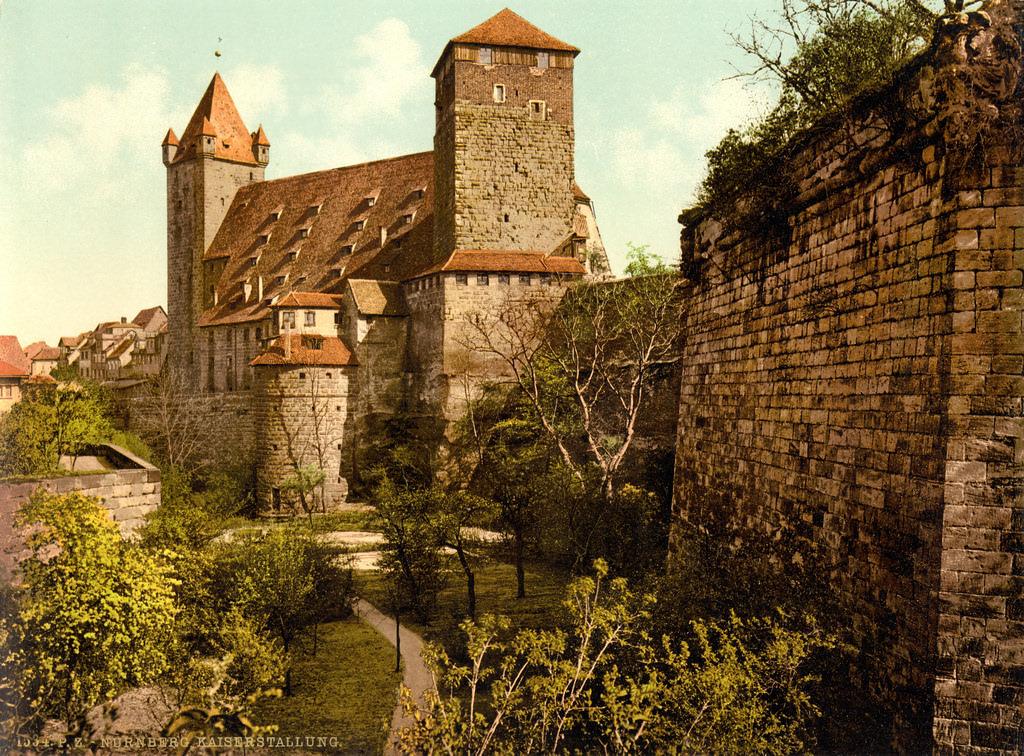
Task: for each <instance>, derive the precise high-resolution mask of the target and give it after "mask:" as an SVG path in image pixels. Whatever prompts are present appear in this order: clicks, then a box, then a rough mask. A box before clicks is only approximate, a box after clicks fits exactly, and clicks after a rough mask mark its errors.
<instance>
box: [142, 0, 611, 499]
mask: <svg viewBox="0 0 1024 756" xmlns="http://www.w3.org/2000/svg"><path fill="white" fill-rule="evenodd" d="M579 53H580V50H579V49H578V48H576V47H574V46H573V45H570V44H567V43H565V42H562V41H561V40H559V39H557V38H556V37H554V36H552V35H550V34H548V33H546V32H544V31H542V30H541V29H539V28H537V27H536V26H534V25H533V24H531V23H529V22H528V21H526V20H525V19H523V18H521V17H520V16H518V15H516V14H515V13H513V12H512V11H511V10H508V9H505V10H502V11H501V12H500V13H498V14H496V15H495V16H493V17H491V18H489V19H487V20H486V21H484V22H483V23H481V24H480V25H478V26H476V27H474V28H473V29H470V30H469V31H467V32H465V33H464V34H461V35H458V36H456V37H453V38H452V39H451V40H450V41H449V42H448V43H447V44H446V45H445V47H444V49H443V50H442V52H441V55H440V57H439V58H438V60H437V63H436V65H435V66H434V68H433V71H432V72H431V74H430V75H431V77H432V78H433V79H434V88H435V94H436V97H435V100H436V130H435V134H434V142H433V148H432V149H429V150H426V151H422V152H417V153H414V154H410V155H401V156H397V157H385V158H382V159H379V160H374V161H371V162H366V163H361V164H358V165H351V166H344V167H336V168H327V169H325V170H322V171H317V172H314V173H307V174H303V175H298V176H289V177H284V178H278V179H273V180H266V178H265V172H266V168H267V166H268V164H269V161H270V141H269V139H268V138H267V134H266V132H265V131H264V129H263V126H262V125H259V126H258V127H257V128H256V130H255V131H249V130H248V129H247V128H246V126H245V123H244V121H243V120H242V117H241V114H239V112H238V110H237V109H236V107H235V104H234V102H233V100H232V98H231V95H230V93H229V92H228V89H227V86H226V84H225V82H224V80H223V79H222V78H221V76H220V75H219V74H214V76H213V79H212V81H211V82H210V85H209V87H208V88H207V90H206V92H205V93H204V94H203V96H202V97H201V99H200V101H199V104H198V106H197V107H196V110H195V112H194V113H193V115H192V117H191V119H190V120H189V122H188V124H187V125H186V126H185V129H184V130H183V131H182V135H181V137H180V138H178V136H177V135H176V134H175V132H174V130H173V129H170V130H168V132H167V134H166V136H165V138H164V140H163V143H162V154H163V162H164V165H165V167H166V171H167V210H168V231H167V254H168V267H167V271H168V311H167V332H168V341H169V344H168V349H169V352H168V365H169V367H170V368H171V369H173V370H175V371H178V372H180V373H181V374H183V375H186V376H189V377H191V378H193V379H194V381H195V384H196V390H197V391H203V392H209V393H210V394H213V395H215V396H217V397H219V404H218V406H222V407H225V408H229V409H226V410H225V412H226V415H225V417H224V418H223V420H224V422H223V423H218V427H222V428H223V429H224V431H223V432H224V434H225V436H229V435H230V436H232V439H230V440H231V441H232V443H227V439H226V443H225V446H226V447H230V448H232V449H236V450H241V451H238V452H237V453H241V454H244V455H246V456H247V458H251V460H252V462H253V464H254V466H255V469H256V474H257V495H258V497H259V499H260V501H261V502H263V503H264V504H266V505H267V506H273V505H276V504H278V503H280V501H281V493H280V482H281V480H282V479H283V478H285V477H287V476H288V475H290V474H293V473H294V472H295V470H296V469H298V468H299V467H302V466H305V465H309V464H313V465H315V466H317V467H319V468H320V469H322V470H324V472H325V474H326V480H325V484H324V491H323V497H324V500H325V501H324V502H323V503H324V504H325V505H326V504H330V503H334V504H337V503H339V502H342V501H344V499H345V497H346V495H347V490H348V486H349V483H350V481H352V480H355V479H358V477H359V470H360V468H361V466H362V465H363V464H364V463H365V460H366V454H367V450H368V449H370V448H371V447H372V446H373V445H374V444H377V443H379V441H380V440H381V438H382V436H383V435H385V434H386V433H387V427H388V425H389V423H393V422H394V421H395V419H396V418H398V417H401V418H405V419H409V418H412V420H409V421H410V422H417V423H420V424H422V425H425V426H431V427H433V428H434V429H435V432H434V435H435V437H436V440H437V442H438V443H440V442H441V441H443V431H444V429H445V428H446V427H448V426H449V425H450V424H451V423H452V422H454V420H456V419H457V418H458V417H459V416H460V415H461V414H462V413H463V411H464V407H465V403H466V401H467V399H469V398H472V396H473V395H475V393H476V392H478V390H479V387H480V385H481V384H482V383H483V382H485V381H493V380H500V379H502V378H503V377H507V376H505V375H504V374H503V372H502V370H503V368H502V367H501V366H500V365H497V364H496V363H495V362H494V361H490V362H487V361H481V360H478V359H475V358H474V357H473V356H472V355H471V354H470V351H471V350H468V349H467V346H466V338H467V334H468V333H469V329H468V324H473V323H475V324H479V323H481V322H489V321H492V320H493V321H494V322H498V317H497V316H498V315H499V314H500V313H501V311H502V310H504V309H506V308H508V307H510V306H515V304H516V303H517V302H526V301H534V300H537V299H546V300H550V301H552V302H557V301H558V300H559V299H560V298H561V297H562V296H563V294H564V293H565V291H566V290H567V289H568V287H569V286H570V285H571V284H572V283H573V282H575V281H578V280H580V279H583V278H592V277H602V276H605V275H606V274H607V272H608V261H607V256H606V254H605V250H604V247H603V245H602V243H601V238H600V233H599V231H598V228H597V223H596V219H595V216H594V212H593V205H592V203H591V201H590V199H589V198H588V197H587V195H586V194H585V193H584V192H583V191H582V190H581V189H580V187H579V186H577V184H576V181H575V167H574V150H575V137H574V130H573V108H574V103H573V75H574V67H575V61H576V57H577V56H578V55H579ZM425 73H426V72H425ZM403 422H404V420H403ZM438 429H440V430H438Z"/></svg>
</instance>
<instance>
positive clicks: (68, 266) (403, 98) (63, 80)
mask: <svg viewBox="0 0 1024 756" xmlns="http://www.w3.org/2000/svg"><path fill="white" fill-rule="evenodd" d="M774 5H775V3H774V2H772V0H746V1H739V0H737V1H736V2H728V1H727V0H723V1H721V2H711V3H709V2H706V1H705V2H693V1H690V0H675V1H674V2H668V1H666V0H658V1H657V2H643V0H640V1H639V2H629V3H626V2H605V1H604V0H587V1H584V0H561V2H559V3H552V2H550V0H548V1H547V2H541V1H540V0H520V2H517V3H514V4H513V3H510V4H509V7H511V8H512V10H514V11H516V12H517V13H519V14H520V15H521V16H523V17H524V18H526V19H527V20H528V21H530V22H532V23H534V24H536V25H537V26H539V27H540V28H541V29H543V30H545V31H547V32H549V33H550V34H553V35H554V36H556V37H558V38H559V39H562V40H564V41H565V42H569V43H571V44H573V45H576V46H577V47H579V48H581V50H582V54H581V55H580V56H579V57H578V58H577V61H576V70H575V86H576V90H575V91H576V99H575V115H576V178H577V182H578V183H579V184H580V186H581V187H582V188H583V189H584V191H586V192H587V193H588V194H589V195H590V196H591V198H593V200H594V203H595V206H596V210H597V219H598V225H599V226H600V228H601V232H602V235H603V237H604V240H605V244H606V246H607V247H608V250H609V253H610V254H611V257H612V263H613V267H615V269H616V270H617V271H618V270H621V268H622V264H623V260H624V256H625V250H626V246H627V242H634V243H637V244H648V245H650V248H651V250H652V251H654V252H657V253H659V254H661V255H662V256H663V257H664V258H665V259H666V260H670V261H671V260H674V259H675V258H676V257H677V255H678V251H679V250H678V239H679V227H678V225H677V223H676V216H677V215H678V213H679V211H680V209H682V208H683V207H684V206H686V205H688V204H689V203H690V202H691V200H692V198H693V190H694V187H695V186H696V184H697V182H698V181H699V179H700V176H701V173H702V170H703V154H704V152H705V151H706V150H707V149H708V148H710V147H711V146H713V145H714V144H715V143H716V142H717V141H718V139H719V138H721V136H722V134H723V133H724V132H725V130H726V129H727V128H728V127H729V126H731V125H739V124H740V123H742V122H743V121H744V120H745V119H746V118H747V117H748V116H749V115H750V114H751V113H752V112H754V111H753V109H752V107H754V106H752V105H751V103H750V99H751V98H750V95H749V93H748V92H747V91H745V90H744V89H743V88H742V86H741V85H740V84H739V83H738V82H736V81H727V80H724V78H725V77H727V76H729V75H730V74H731V73H732V71H733V69H732V67H731V66H730V62H731V63H736V64H740V63H742V60H741V58H740V57H739V54H738V53H737V52H736V51H735V50H733V49H732V48H731V46H730V42H729V37H728V34H727V32H728V31H738V30H741V29H743V28H744V27H745V26H746V24H747V18H748V16H749V15H750V14H752V13H754V12H756V11H760V12H762V13H764V12H770V11H771V9H772V8H773V7H774ZM504 6H505V2H503V1H502V0H497V1H496V2H481V1H480V0H474V1H473V2H470V1H469V0H454V1H452V0H449V1H447V2H434V1H432V0H415V1H413V0H408V1H406V0H398V1H394V2H367V1H366V0H362V1H361V2H352V1H351V0H304V1H303V2H301V3H299V2H282V1H281V0H276V1H272V0H245V1H244V2H243V1H241V0H219V2H216V3H208V2H198V1H197V0H175V1H173V2H166V1H164V2H151V1H150V0H102V1H101V0H88V1H87V0H2V5H0V103H3V105H2V107H0V333H4V334H12V333H13V334H15V335H17V336H18V337H19V339H21V342H22V344H23V345H27V344H28V343H30V342H32V341H36V340H39V339H45V340H46V341H47V342H48V343H50V344H51V345H53V344H55V343H56V341H57V339H58V338H59V337H60V336H63V335H74V334H77V333H79V332H81V331H85V330H89V329H91V328H93V327H95V325H96V324H97V323H98V322H100V321H103V320H112V319H116V318H118V317H120V316H122V315H123V316H126V317H129V318H131V317H133V316H134V315H135V314H136V312H138V311H139V310H140V309H143V308H145V307H150V306H153V305H156V304H161V305H164V306H166V295H167V292H166V261H165V256H166V239H165V224H166V210H165V205H164V193H165V183H164V182H165V174H164V167H163V165H162V163H161V161H160V142H161V140H162V139H163V136H164V134H165V132H166V131H167V128H168V127H172V128H174V130H175V132H176V133H178V134H179V135H180V134H181V132H182V130H183V129H184V128H185V125H186V123H187V121H188V118H189V116H190V115H191V113H192V111H193V109H194V108H195V106H196V104H197V103H198V101H199V98H200V97H201V96H202V94H203V91H204V90H205V88H206V86H207V84H208V83H209V80H210V78H211V77H212V75H213V73H214V71H216V70H219V71H220V72H221V75H222V76H223V77H224V80H225V83H226V84H227V86H228V90H229V91H230V92H231V94H232V96H233V98H234V100H235V103H236V104H237V106H238V109H239V111H240V113H241V115H242V118H243V120H244V121H245V124H246V126H248V127H249V129H250V130H255V129H256V127H257V125H259V124H260V123H262V124H263V127H264V129H265V130H266V133H267V135H268V137H269V139H270V143H271V151H270V165H269V167H268V169H267V178H278V177H281V176H289V175H293V174H296V173H303V172H306V171H312V170H320V169H325V168H333V167H337V166H340V165H347V164H350V163H356V162H362V161H365V160H373V159H377V158H382V157H388V156H393V155H400V154H405V153H409V152H418V151H421V150H428V149H431V146H432V136H433V125H434V123H433V105H432V103H433V81H432V80H431V79H430V78H429V74H430V70H431V68H432V67H433V64H434V62H435V61H436V59H437V56H438V55H439V54H440V52H441V50H442V49H443V47H444V44H445V42H447V40H449V39H450V38H452V37H454V36H456V35H458V34H461V33H462V32H464V31H466V30H467V29H470V28H471V27H473V26H475V25H477V24H478V23H480V22H482V21H484V20H485V19H487V18H488V17H490V16H491V15H493V14H494V13H496V12H498V11H499V10H501V9H502V7H504ZM217 50H219V51H220V52H221V56H220V57H216V56H215V54H214V53H215V51H217Z"/></svg>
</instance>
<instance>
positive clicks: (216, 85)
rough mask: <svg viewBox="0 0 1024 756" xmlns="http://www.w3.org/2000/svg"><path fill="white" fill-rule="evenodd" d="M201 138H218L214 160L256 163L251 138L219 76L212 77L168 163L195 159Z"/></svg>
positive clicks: (217, 74) (216, 74)
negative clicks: (210, 135) (203, 136)
mask: <svg viewBox="0 0 1024 756" xmlns="http://www.w3.org/2000/svg"><path fill="white" fill-rule="evenodd" d="M203 134H214V135H216V137H217V141H216V147H215V149H214V157H218V158H221V159H223V160H234V161H237V162H240V163H256V158H255V156H254V155H253V153H252V135H251V134H250V133H249V130H248V129H246V128H245V123H243V121H242V117H241V116H240V115H239V114H238V109H237V108H235V103H234V100H232V99H231V95H230V94H229V93H228V88H227V87H226V86H225V85H224V81H223V79H221V78H220V74H219V73H215V74H214V75H213V79H212V80H211V81H210V86H209V87H207V89H206V93H205V94H204V95H203V97H202V99H201V100H200V101H199V105H198V106H197V107H196V111H195V113H193V114H192V119H191V120H190V121H189V122H188V126H186V127H185V131H184V132H183V133H182V135H181V142H180V143H179V144H178V149H177V151H176V152H175V153H174V158H173V159H172V160H171V162H172V163H177V162H179V161H181V160H187V159H188V158H192V157H195V156H196V145H197V143H198V141H199V137H201V136H202V135H203ZM169 135H170V134H169Z"/></svg>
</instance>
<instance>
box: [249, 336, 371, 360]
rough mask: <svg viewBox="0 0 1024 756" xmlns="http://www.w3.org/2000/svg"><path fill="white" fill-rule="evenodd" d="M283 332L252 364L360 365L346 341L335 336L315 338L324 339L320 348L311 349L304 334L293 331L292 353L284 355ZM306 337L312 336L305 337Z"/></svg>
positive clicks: (291, 338) (291, 337)
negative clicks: (304, 341)
mask: <svg viewBox="0 0 1024 756" xmlns="http://www.w3.org/2000/svg"><path fill="white" fill-rule="evenodd" d="M285 338H286V337H285V336H284V335H283V334H282V335H281V336H278V337H277V339H275V340H274V343H273V344H271V345H270V348H269V349H267V351H265V352H264V353H263V354H261V355H259V356H258V357H257V358H256V359H254V360H253V361H252V362H250V363H249V364H250V365H253V366H258V365H311V366H317V365H324V366H326V365H358V364H359V362H358V361H357V360H356V358H355V356H354V355H353V354H352V352H351V350H350V349H349V348H348V347H347V346H345V342H344V341H342V340H341V339H339V338H336V337H333V336H319V337H313V338H319V339H322V346H321V348H320V349H310V348H309V347H307V346H304V345H303V338H304V337H303V336H302V334H298V333H293V334H291V335H290V336H289V337H287V338H290V340H291V355H290V356H289V357H287V358H286V357H285V356H284V340H285ZM305 338H306V339H308V338H310V337H308V336H307V337H305Z"/></svg>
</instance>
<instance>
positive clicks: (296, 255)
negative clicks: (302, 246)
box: [288, 249, 299, 262]
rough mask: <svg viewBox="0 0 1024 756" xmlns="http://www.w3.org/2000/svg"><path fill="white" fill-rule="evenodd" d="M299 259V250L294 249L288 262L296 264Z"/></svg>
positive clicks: (289, 254) (289, 255)
mask: <svg viewBox="0 0 1024 756" xmlns="http://www.w3.org/2000/svg"><path fill="white" fill-rule="evenodd" d="M298 259H299V250H297V249H293V250H292V251H291V252H289V253H288V262H295V261H296V260H298Z"/></svg>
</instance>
